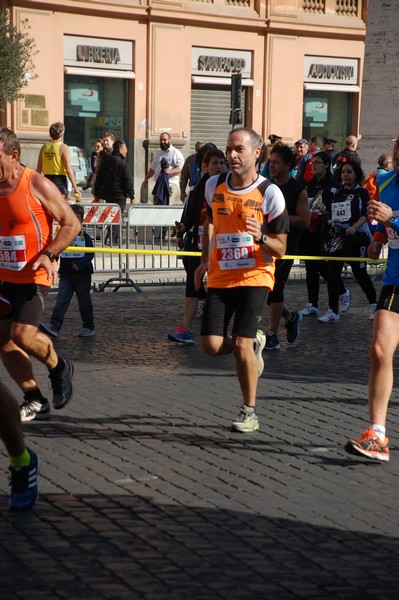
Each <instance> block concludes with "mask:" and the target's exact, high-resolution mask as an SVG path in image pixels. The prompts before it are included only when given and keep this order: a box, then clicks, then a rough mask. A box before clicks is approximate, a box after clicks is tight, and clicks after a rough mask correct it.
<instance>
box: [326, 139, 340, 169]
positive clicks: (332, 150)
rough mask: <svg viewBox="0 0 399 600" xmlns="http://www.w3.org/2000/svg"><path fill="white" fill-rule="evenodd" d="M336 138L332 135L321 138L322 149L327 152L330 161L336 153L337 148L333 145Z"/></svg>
mask: <svg viewBox="0 0 399 600" xmlns="http://www.w3.org/2000/svg"><path fill="white" fill-rule="evenodd" d="M336 143H337V140H336V139H335V138H333V137H325V138H323V151H324V152H326V153H327V154H328V156H329V157H330V159H331V163H332V161H333V160H334V158H335V157H336V155H337V154H338V150H337V149H336V147H335V144H336Z"/></svg>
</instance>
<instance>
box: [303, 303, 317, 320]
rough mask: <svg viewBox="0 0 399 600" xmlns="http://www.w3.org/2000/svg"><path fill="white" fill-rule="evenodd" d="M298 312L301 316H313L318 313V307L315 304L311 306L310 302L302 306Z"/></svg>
mask: <svg viewBox="0 0 399 600" xmlns="http://www.w3.org/2000/svg"><path fill="white" fill-rule="evenodd" d="M299 314H300V315H302V316H303V317H313V315H318V314H319V309H318V308H317V306H313V304H312V303H310V304H308V305H307V307H306V308H303V309H302V310H300V311H299Z"/></svg>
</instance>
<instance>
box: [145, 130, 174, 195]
mask: <svg viewBox="0 0 399 600" xmlns="http://www.w3.org/2000/svg"><path fill="white" fill-rule="evenodd" d="M159 146H160V150H158V152H156V154H155V156H154V160H153V161H152V163H151V166H150V168H149V169H148V173H147V175H146V176H145V178H144V181H143V185H144V187H145V188H147V187H148V180H149V179H151V177H153V176H154V175H155V179H158V176H159V174H160V173H161V169H162V167H161V161H162V159H165V160H167V161H168V163H169V167H168V168H166V169H164V173H166V174H167V175H168V177H169V187H170V199H169V204H180V202H181V201H182V200H181V197H180V183H179V178H180V173H181V170H182V168H183V165H184V157H183V154H182V153H181V152H180V150H178V149H177V148H175V147H174V146H173V145H172V138H171V137H170V135H169V133H167V132H166V131H164V132H163V133H161V135H160V136H159ZM153 202H154V204H159V202H158V201H157V200H156V199H155V198H154V199H153Z"/></svg>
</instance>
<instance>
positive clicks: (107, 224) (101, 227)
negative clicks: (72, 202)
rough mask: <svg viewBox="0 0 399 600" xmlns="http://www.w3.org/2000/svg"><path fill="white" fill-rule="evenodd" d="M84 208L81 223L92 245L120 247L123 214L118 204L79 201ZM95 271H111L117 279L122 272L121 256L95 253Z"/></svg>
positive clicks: (123, 267)
mask: <svg viewBox="0 0 399 600" xmlns="http://www.w3.org/2000/svg"><path fill="white" fill-rule="evenodd" d="M80 205H81V206H83V208H84V213H85V214H84V219H83V224H84V226H85V230H86V231H87V233H88V234H89V235H90V237H91V238H92V240H93V245H94V247H95V248H96V247H99V248H105V247H107V246H109V247H110V249H112V248H120V247H121V245H122V239H123V215H122V211H121V209H120V206H119V205H118V204H104V203H93V202H81V203H80ZM93 268H94V272H95V273H110V274H111V273H112V274H113V275H114V276H116V277H117V278H118V279H121V278H122V277H123V274H124V270H125V265H124V262H123V256H122V255H120V254H115V253H112V252H109V253H108V252H106V253H101V254H100V253H95V254H94V259H93Z"/></svg>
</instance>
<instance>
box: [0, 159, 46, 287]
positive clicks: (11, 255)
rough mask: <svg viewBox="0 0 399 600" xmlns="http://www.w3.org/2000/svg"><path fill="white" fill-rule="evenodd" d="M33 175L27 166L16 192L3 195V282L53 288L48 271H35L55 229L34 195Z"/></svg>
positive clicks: (0, 266) (0, 256)
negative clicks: (35, 284) (40, 254)
mask: <svg viewBox="0 0 399 600" xmlns="http://www.w3.org/2000/svg"><path fill="white" fill-rule="evenodd" d="M32 173H34V171H33V170H32V169H29V168H28V167H25V168H24V170H23V172H22V175H21V177H20V180H19V182H18V184H17V187H16V189H15V190H14V191H13V192H12V193H11V194H9V195H8V196H0V280H3V281H8V282H9V283H39V284H42V285H48V286H49V285H51V282H50V281H48V280H47V273H46V271H45V269H38V270H37V271H33V270H32V264H33V263H34V262H35V260H36V258H37V256H38V254H39V252H40V251H41V250H42V249H43V248H44V247H45V246H46V245H47V243H48V241H49V240H50V238H51V227H52V219H51V217H49V216H48V215H47V214H46V213H45V211H44V209H43V206H42V205H41V203H40V202H39V200H37V199H36V198H35V197H34V196H33V194H32V192H31V189H30V179H31V177H32Z"/></svg>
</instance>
